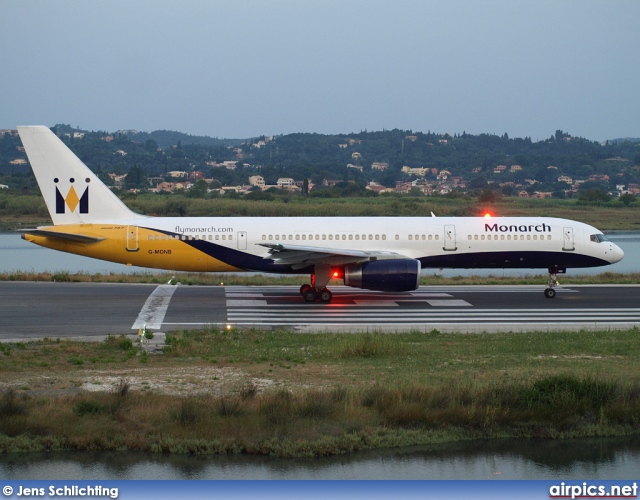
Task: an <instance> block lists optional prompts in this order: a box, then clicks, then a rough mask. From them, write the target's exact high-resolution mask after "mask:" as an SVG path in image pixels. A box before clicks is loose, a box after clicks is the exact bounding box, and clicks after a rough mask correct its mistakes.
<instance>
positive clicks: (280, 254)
mask: <svg viewBox="0 0 640 500" xmlns="http://www.w3.org/2000/svg"><path fill="white" fill-rule="evenodd" d="M257 245H260V246H263V247H266V248H268V249H269V255H268V256H266V257H265V258H266V259H271V260H273V261H274V263H276V264H285V265H290V266H293V268H294V269H295V268H296V267H300V268H303V267H306V266H307V265H309V264H320V263H322V264H328V265H336V266H337V265H343V264H349V263H352V262H366V261H369V260H384V259H406V258H407V257H406V256H405V255H402V254H399V253H396V252H386V251H378V250H351V249H345V248H325V247H315V246H306V245H289V244H286V243H285V244H282V243H257Z"/></svg>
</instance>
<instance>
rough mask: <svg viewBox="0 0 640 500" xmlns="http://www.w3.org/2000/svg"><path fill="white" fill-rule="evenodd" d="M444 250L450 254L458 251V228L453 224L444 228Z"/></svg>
mask: <svg viewBox="0 0 640 500" xmlns="http://www.w3.org/2000/svg"><path fill="white" fill-rule="evenodd" d="M442 249H443V250H446V251H449V252H454V251H456V250H457V249H458V244H457V242H456V226H455V225H453V224H445V226H444V247H442Z"/></svg>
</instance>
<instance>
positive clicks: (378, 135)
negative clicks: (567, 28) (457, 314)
mask: <svg viewBox="0 0 640 500" xmlns="http://www.w3.org/2000/svg"><path fill="white" fill-rule="evenodd" d="M53 130H54V131H55V132H56V133H57V134H58V135H59V136H60V137H61V138H62V140H63V141H64V142H65V143H66V144H68V146H69V147H70V148H71V149H72V150H73V151H74V152H75V153H76V154H77V155H78V156H79V157H80V158H81V159H82V160H83V161H84V162H85V163H86V164H87V165H88V166H89V167H90V168H92V169H94V170H96V171H101V172H103V173H105V172H115V173H127V172H129V170H130V169H131V168H132V167H134V166H135V167H136V171H137V172H139V173H140V177H143V176H164V175H166V174H167V172H170V171H173V170H186V171H189V172H190V171H193V170H199V171H202V172H203V173H204V174H205V176H206V177H213V178H215V179H217V180H219V181H220V182H221V183H222V184H223V185H232V184H246V183H247V179H248V176H249V175H253V174H255V173H259V174H260V175H262V176H263V177H264V178H265V181H266V183H267V184H275V182H276V180H277V179H278V178H281V177H291V178H293V179H295V180H301V179H305V178H308V179H310V180H311V181H312V182H313V183H315V184H318V183H321V182H322V181H323V180H324V179H337V180H348V179H350V180H354V179H355V180H359V181H376V182H379V183H381V184H383V185H385V186H393V185H395V183H396V182H397V181H399V180H410V179H411V178H412V177H411V175H408V174H407V173H406V172H403V171H402V168H403V167H410V168H419V167H424V168H428V169H430V170H431V169H434V170H435V169H437V171H442V170H447V171H449V172H450V176H461V177H463V178H464V179H465V181H466V183H467V185H469V184H470V183H472V182H473V181H474V180H479V181H480V182H485V181H489V182H491V181H492V180H493V181H496V182H498V181H499V182H500V183H504V182H514V183H516V184H519V183H522V182H524V181H525V179H536V180H538V181H539V182H541V183H544V182H546V183H554V182H556V179H557V178H558V176H561V175H565V176H570V177H574V178H581V179H585V178H588V177H589V176H592V175H594V174H600V175H608V176H609V177H610V178H611V182H612V183H614V182H619V183H624V184H629V183H638V182H640V143H638V142H633V141H632V140H616V141H611V142H607V143H605V144H600V143H598V142H594V141H590V140H587V139H583V138H580V137H573V136H571V135H570V134H568V133H566V132H563V131H561V130H558V131H556V132H555V133H554V134H552V135H550V137H549V138H548V139H545V140H542V141H536V142H533V141H532V140H531V139H530V138H528V137H526V138H510V137H508V135H507V134H504V135H502V136H498V135H492V134H480V135H471V134H466V133H463V134H456V135H453V136H452V135H449V134H439V133H432V132H426V133H423V132H415V131H411V130H398V129H395V130H384V131H378V132H368V131H361V132H359V133H352V134H336V135H323V134H309V133H297V134H288V135H281V136H275V137H257V138H251V139H244V140H242V139H234V140H227V139H215V138H210V137H196V136H190V135H187V134H181V133H178V132H170V131H156V132H151V133H146V132H136V131H119V132H113V133H107V132H89V131H81V130H77V129H74V128H72V127H69V126H67V125H57V126H55V127H53ZM20 146H21V144H20V139H19V137H17V136H16V135H12V134H10V133H5V134H4V135H3V136H2V137H0V174H2V175H4V177H3V181H0V182H4V183H5V184H7V176H11V175H12V174H13V175H18V176H20V175H23V176H24V175H27V176H29V175H30V173H29V172H30V169H29V167H28V165H27V164H22V165H21V164H20V162H16V160H20V159H26V155H25V154H24V152H23V151H20V149H19V147H20ZM224 161H237V168H236V169H227V168H221V167H219V166H216V165H217V164H221V163H222V162H224ZM376 162H377V163H379V164H382V165H383V168H380V169H378V168H372V165H373V164H374V163H376ZM348 165H351V167H350V168H348V167H347V166H348ZM499 166H506V167H507V168H506V169H505V170H502V171H500V172H496V167H499ZM513 166H519V167H521V168H518V169H511V167H513ZM549 167H555V168H552V169H550V168H549ZM512 170H513V171H512ZM413 178H415V177H413Z"/></svg>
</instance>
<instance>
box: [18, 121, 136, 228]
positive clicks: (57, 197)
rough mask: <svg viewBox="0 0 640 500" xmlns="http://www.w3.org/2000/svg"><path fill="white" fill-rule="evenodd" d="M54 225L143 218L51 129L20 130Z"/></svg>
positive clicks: (30, 127) (20, 128) (26, 128)
mask: <svg viewBox="0 0 640 500" xmlns="http://www.w3.org/2000/svg"><path fill="white" fill-rule="evenodd" d="M18 133H19V134H20V139H21V140H22V145H23V146H24V148H25V151H26V152H27V157H28V158H29V163H30V164H31V168H32V169H33V173H34V174H35V176H36V180H37V181H38V185H39V186H40V191H41V192H42V196H43V197H44V201H45V203H46V204H47V209H48V210H49V214H50V215H51V220H52V221H53V223H54V225H60V224H86V223H94V222H106V221H111V222H114V221H117V220H128V219H134V218H138V217H144V216H142V215H138V214H136V213H135V212H132V211H131V210H130V209H129V208H128V207H127V206H126V205H125V204H124V203H123V202H122V201H121V200H120V199H119V198H118V197H117V196H116V195H115V194H114V193H113V192H112V191H111V190H110V189H109V188H108V187H107V186H106V185H105V184H104V183H103V182H102V181H101V180H100V179H99V178H98V176H97V175H96V174H94V173H93V172H92V171H91V170H90V169H89V168H88V167H87V166H86V165H85V164H84V163H82V161H81V160H80V158H78V157H77V156H76V155H75V154H74V153H73V152H72V151H71V150H70V149H69V148H68V147H67V146H66V145H65V144H64V143H63V142H62V141H61V140H60V139H59V138H58V137H57V136H56V135H55V134H54V133H53V132H52V131H51V130H49V128H48V127H44V126H29V127H18Z"/></svg>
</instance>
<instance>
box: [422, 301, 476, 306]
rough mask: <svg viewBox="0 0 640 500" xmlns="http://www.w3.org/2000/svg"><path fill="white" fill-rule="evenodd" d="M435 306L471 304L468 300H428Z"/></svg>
mask: <svg viewBox="0 0 640 500" xmlns="http://www.w3.org/2000/svg"><path fill="white" fill-rule="evenodd" d="M427 302H428V303H429V305H430V306H433V307H443V306H444V307H465V306H471V304H469V303H468V302H467V301H466V300H427Z"/></svg>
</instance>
